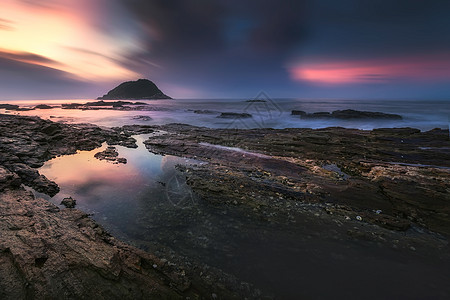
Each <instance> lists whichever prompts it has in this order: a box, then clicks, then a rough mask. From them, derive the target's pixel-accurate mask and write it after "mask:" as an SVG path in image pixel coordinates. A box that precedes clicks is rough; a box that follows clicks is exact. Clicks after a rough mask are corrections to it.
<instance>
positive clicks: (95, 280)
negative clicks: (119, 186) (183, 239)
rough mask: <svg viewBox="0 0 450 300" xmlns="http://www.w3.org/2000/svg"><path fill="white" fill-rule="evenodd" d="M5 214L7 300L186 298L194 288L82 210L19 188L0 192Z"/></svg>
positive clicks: (0, 246) (0, 271) (1, 249)
mask: <svg viewBox="0 0 450 300" xmlns="http://www.w3.org/2000/svg"><path fill="white" fill-rule="evenodd" d="M0 211H1V212H2V218H0V264H1V268H0V278H1V279H2V280H1V281H0V295H1V298H2V299H28V298H29V299H103V298H105V297H107V298H108V299H142V298H150V299H153V298H154V299H157V298H166V299H182V298H184V297H181V295H182V294H183V292H184V291H185V290H186V289H187V287H189V286H190V281H189V279H188V278H186V277H182V276H178V275H177V272H178V271H177V270H176V269H175V268H170V267H165V268H158V270H157V271H155V270H154V269H153V268H152V267H151V266H152V265H153V264H158V265H159V264H160V259H159V258H157V257H156V256H154V255H152V254H149V253H145V252H143V251H141V250H138V249H136V248H133V247H131V246H128V245H126V244H124V243H122V242H120V241H118V240H116V239H114V238H113V237H111V236H110V235H109V234H107V233H106V232H105V230H104V229H103V228H102V227H100V226H99V225H98V224H96V223H95V222H94V221H93V220H91V219H90V218H89V217H88V215H87V214H85V213H83V212H81V211H79V210H77V209H62V210H59V209H58V207H57V206H55V205H53V204H52V203H50V202H48V201H45V200H43V199H34V197H33V196H32V194H30V193H28V192H26V191H25V190H22V189H19V190H11V191H6V192H3V193H0ZM143 295H145V297H143Z"/></svg>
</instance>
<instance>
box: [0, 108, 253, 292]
mask: <svg viewBox="0 0 450 300" xmlns="http://www.w3.org/2000/svg"><path fill="white" fill-rule="evenodd" d="M144 132H145V133H149V132H153V129H151V128H150V127H149V126H142V127H140V126H137V125H133V126H128V127H123V128H115V129H111V130H106V129H101V128H99V127H97V126H94V125H89V124H78V125H65V124H59V123H54V122H51V121H46V120H42V119H39V118H35V117H22V116H12V115H1V114H0V266H1V268H0V299H185V298H186V297H190V298H191V299H201V298H210V297H211V295H212V293H214V294H215V295H216V296H217V297H220V298H223V299H242V298H244V297H247V298H254V296H253V295H259V294H258V293H257V292H254V291H253V290H251V289H250V288H249V285H247V284H243V283H241V282H240V281H238V280H236V278H234V277H232V276H230V275H227V274H225V273H223V272H221V271H220V270H214V269H212V268H209V267H208V266H206V265H205V266H203V265H196V264H192V263H191V262H189V261H186V260H185V259H183V258H182V257H179V256H177V255H176V254H173V253H170V252H168V251H166V252H164V253H162V250H158V251H159V255H158V257H157V256H155V255H152V254H150V253H147V252H144V251H141V250H138V249H136V248H134V247H131V246H129V245H127V244H125V243H123V242H120V241H118V240H117V239H115V238H113V237H112V236H110V235H109V234H108V233H106V232H105V231H104V230H103V228H102V227H101V226H99V225H98V224H97V223H96V222H94V221H93V220H92V219H90V218H89V216H88V215H87V214H85V213H83V212H82V211H79V210H77V209H74V208H69V209H60V208H59V207H57V206H55V205H53V204H52V203H50V202H48V201H46V200H43V199H35V198H34V196H33V194H32V193H31V192H28V191H26V190H25V189H24V188H23V187H22V186H21V185H22V184H26V185H30V186H32V187H33V188H35V189H36V190H38V191H41V192H43V193H47V194H49V195H54V194H56V193H57V192H58V190H59V188H58V186H57V184H56V183H54V182H51V181H49V180H48V179H47V178H45V177H44V176H42V175H40V174H39V173H38V172H37V171H36V169H35V168H37V167H40V166H42V164H43V163H44V162H45V161H46V160H48V159H51V158H53V157H55V156H58V155H66V154H73V153H75V152H76V151H77V150H92V149H94V148H97V147H100V146H101V145H102V143H103V142H105V141H106V142H108V144H111V145H123V146H127V147H136V144H135V140H134V139H133V138H131V137H130V136H131V135H132V134H135V133H144ZM167 253H168V254H167ZM162 256H164V258H161V257H162ZM168 258H169V259H170V260H169V259H168ZM199 274H200V275H199Z"/></svg>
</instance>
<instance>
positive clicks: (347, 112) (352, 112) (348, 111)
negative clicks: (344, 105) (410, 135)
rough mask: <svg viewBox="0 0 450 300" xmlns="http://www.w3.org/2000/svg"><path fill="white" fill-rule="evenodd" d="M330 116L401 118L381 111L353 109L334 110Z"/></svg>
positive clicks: (339, 117)
mask: <svg viewBox="0 0 450 300" xmlns="http://www.w3.org/2000/svg"><path fill="white" fill-rule="evenodd" d="M331 117H333V118H336V119H389V120H401V119H402V116H400V115H396V114H387V113H382V112H371V111H358V110H353V109H346V110H335V111H333V112H332V113H331Z"/></svg>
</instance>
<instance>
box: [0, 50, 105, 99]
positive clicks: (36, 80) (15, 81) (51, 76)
mask: <svg viewBox="0 0 450 300" xmlns="http://www.w3.org/2000/svg"><path fill="white" fill-rule="evenodd" d="M0 66H1V68H0V78H1V80H0V91H1V93H0V99H3V100H15V99H42V98H43V99H66V98H70V97H73V98H79V97H81V98H83V97H86V95H88V94H89V93H92V94H93V95H95V93H94V92H96V93H100V92H101V88H102V87H95V86H94V84H93V83H87V82H84V81H81V80H80V79H78V78H76V77H74V76H73V75H72V74H69V73H66V72H63V71H60V70H57V69H53V68H49V67H44V66H40V65H36V64H31V63H25V62H20V61H17V60H13V59H8V58H5V57H1V56H0Z"/></svg>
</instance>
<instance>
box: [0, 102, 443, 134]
mask: <svg viewBox="0 0 450 300" xmlns="http://www.w3.org/2000/svg"><path fill="white" fill-rule="evenodd" d="M252 100H253V101H252ZM255 100H257V101H258V102H256V101H255ZM92 101H95V100H93V99H76V100H33V101H0V104H3V103H10V104H16V105H20V106H23V107H34V106H35V105H37V104H47V105H51V106H57V105H60V104H63V103H64V104H67V103H86V102H92ZM250 101H251V102H250ZM263 101H264V102H263ZM139 102H145V103H147V104H148V105H147V106H146V111H119V110H101V111H98V110H84V111H81V110H70V109H61V108H54V109H49V110H45V109H41V110H39V109H38V110H32V111H27V112H19V113H20V114H21V115H38V116H40V117H41V118H48V119H53V120H54V121H62V122H67V123H80V122H82V123H84V122H88V123H93V124H97V125H100V126H109V127H111V126H122V125H126V124H150V125H162V124H168V123H184V124H190V125H195V126H204V127H209V128H228V127H234V128H258V127H260V128H324V127H330V126H340V127H345V128H358V129H365V130H371V129H374V128H382V127H413V128H418V129H420V130H430V129H433V128H442V129H448V128H449V118H450V99H449V100H439V101H438V100H345V99H270V98H268V97H266V96H264V97H262V96H259V97H258V98H255V99H184V100H144V101H139ZM344 109H354V110H363V111H374V112H384V113H394V114H399V115H401V116H402V117H403V119H402V120H364V119H360V120H336V119H307V120H305V119H303V120H302V119H300V117H299V116H295V115H291V111H292V110H302V111H305V112H307V113H313V112H331V111H334V110H344ZM1 112H4V110H0V113H1ZM223 112H234V113H249V114H251V115H252V118H248V119H240V120H234V119H223V118H218V116H219V115H220V113H223ZM10 113H17V112H10ZM136 116H149V117H151V120H137V119H133V118H134V117H136Z"/></svg>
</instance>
